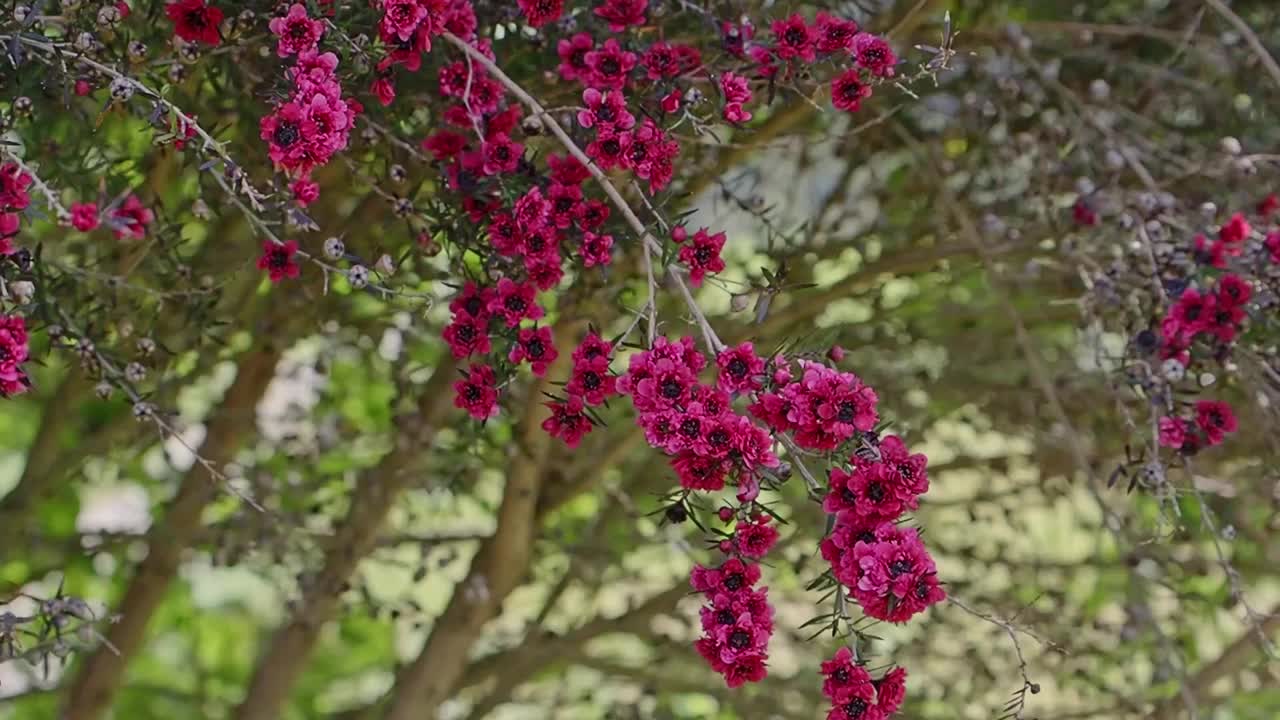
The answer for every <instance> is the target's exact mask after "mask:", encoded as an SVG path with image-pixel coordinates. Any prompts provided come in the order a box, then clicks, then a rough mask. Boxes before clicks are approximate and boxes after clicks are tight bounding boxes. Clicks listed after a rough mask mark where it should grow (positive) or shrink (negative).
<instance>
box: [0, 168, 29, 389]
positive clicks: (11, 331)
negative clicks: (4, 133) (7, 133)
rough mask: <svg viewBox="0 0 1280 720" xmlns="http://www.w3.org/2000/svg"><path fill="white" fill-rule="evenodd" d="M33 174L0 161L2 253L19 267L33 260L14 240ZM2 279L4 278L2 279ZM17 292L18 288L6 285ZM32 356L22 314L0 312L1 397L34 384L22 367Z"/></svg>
mask: <svg viewBox="0 0 1280 720" xmlns="http://www.w3.org/2000/svg"><path fill="white" fill-rule="evenodd" d="M31 181H32V179H31V176H30V175H29V174H27V173H25V172H23V171H22V168H20V167H18V166H17V165H16V164H14V163H6V164H4V165H0V256H3V258H4V259H6V260H8V261H11V262H13V263H14V264H15V265H17V266H18V268H19V269H20V270H21V269H24V267H23V266H24V265H29V264H30V262H31V258H30V252H29V251H26V250H20V249H19V248H18V247H17V246H16V245H14V243H13V238H14V237H15V236H16V235H17V234H18V229H19V226H20V225H21V219H22V216H21V215H20V214H19V213H20V212H21V211H23V210H25V209H26V207H27V206H28V205H30V204H31V196H30V195H29V194H28V192H27V188H29V187H31ZM0 282H3V280H0ZM4 289H5V290H6V292H5V293H4V294H5V295H8V294H9V291H11V292H13V294H14V295H18V294H19V293H18V290H17V288H13V289H12V290H10V288H4ZM29 356H30V350H29V349H28V347H27V324H26V321H25V320H24V319H23V318H22V316H21V315H7V314H3V313H0V398H7V397H12V396H14V395H20V394H22V393H24V392H26V391H27V389H28V388H30V387H31V380H30V379H29V378H28V377H27V373H26V371H25V370H24V369H23V368H22V365H23V363H25V362H26V361H27V359H28V357H29Z"/></svg>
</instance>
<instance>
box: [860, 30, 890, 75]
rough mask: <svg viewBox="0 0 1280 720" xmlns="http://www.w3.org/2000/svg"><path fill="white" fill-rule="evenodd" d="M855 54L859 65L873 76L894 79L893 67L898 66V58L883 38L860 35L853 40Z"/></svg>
mask: <svg viewBox="0 0 1280 720" xmlns="http://www.w3.org/2000/svg"><path fill="white" fill-rule="evenodd" d="M853 54H854V56H855V57H856V58H857V60H858V64H859V65H861V66H862V67H864V68H866V69H867V70H868V71H870V72H871V74H872V75H878V76H880V77H893V75H894V70H893V66H894V65H897V64H898V56H897V55H894V54H893V48H891V47H889V43H887V42H885V41H884V39H883V38H880V37H878V36H876V35H872V34H870V33H858V34H857V35H855V36H854V38H853Z"/></svg>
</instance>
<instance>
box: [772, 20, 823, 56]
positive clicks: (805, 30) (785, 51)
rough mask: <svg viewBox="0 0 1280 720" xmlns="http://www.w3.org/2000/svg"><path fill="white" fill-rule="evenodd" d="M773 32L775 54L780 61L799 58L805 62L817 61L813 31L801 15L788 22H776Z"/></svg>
mask: <svg viewBox="0 0 1280 720" xmlns="http://www.w3.org/2000/svg"><path fill="white" fill-rule="evenodd" d="M772 30H773V52H774V54H776V55H777V56H778V57H779V58H780V59H782V60H790V59H792V58H798V59H800V60H803V61H805V62H813V61H814V60H816V59H817V54H816V53H815V49H816V47H815V43H814V34H813V30H812V29H810V27H809V25H808V24H807V23H805V21H804V17H803V16H802V15H800V14H799V13H797V14H794V15H792V16H791V17H789V18H787V19H786V20H775V21H774V22H773V25H772Z"/></svg>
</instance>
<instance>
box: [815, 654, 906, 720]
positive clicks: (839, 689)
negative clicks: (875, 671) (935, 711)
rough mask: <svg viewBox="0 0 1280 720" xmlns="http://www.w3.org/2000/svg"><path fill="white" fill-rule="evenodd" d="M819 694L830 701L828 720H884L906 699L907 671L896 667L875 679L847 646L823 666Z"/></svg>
mask: <svg viewBox="0 0 1280 720" xmlns="http://www.w3.org/2000/svg"><path fill="white" fill-rule="evenodd" d="M822 677H823V680H822V694H823V695H825V696H827V698H828V699H829V700H831V710H830V711H829V712H828V713H827V720H884V719H885V718H887V717H889V716H890V715H893V714H894V713H895V712H897V711H898V708H899V707H901V706H902V701H903V700H904V699H905V698H906V694H907V687H906V680H907V671H906V670H904V669H903V668H900V667H895V668H893V669H892V670H890V671H888V672H886V673H885V674H884V675H883V676H881V677H880V678H879V679H878V680H877V679H872V677H871V674H870V673H868V672H867V669H866V668H865V667H863V666H862V665H861V664H859V663H858V662H857V660H856V658H854V656H853V652H852V651H851V650H849V648H847V647H843V648H840V649H839V650H838V651H836V654H835V657H833V658H831V659H830V660H827V661H826V662H824V663H822Z"/></svg>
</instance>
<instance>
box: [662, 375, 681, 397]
mask: <svg viewBox="0 0 1280 720" xmlns="http://www.w3.org/2000/svg"><path fill="white" fill-rule="evenodd" d="M661 390H662V397H664V398H666V399H668V400H675V399H676V398H678V397H680V393H682V392H684V386H683V385H681V384H680V382H679V381H678V380H676V379H674V378H667V379H666V380H663V381H662V387H661Z"/></svg>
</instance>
